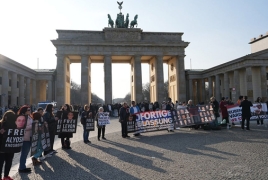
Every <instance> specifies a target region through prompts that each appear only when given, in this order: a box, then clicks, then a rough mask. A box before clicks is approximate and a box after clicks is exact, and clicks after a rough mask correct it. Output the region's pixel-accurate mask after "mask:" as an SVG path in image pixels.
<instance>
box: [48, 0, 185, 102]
mask: <svg viewBox="0 0 268 180" xmlns="http://www.w3.org/2000/svg"><path fill="white" fill-rule="evenodd" d="M121 5H122V3H121V4H120V6H119V7H121ZM121 9H122V7H121ZM121 9H120V13H119V14H117V19H116V23H115V27H114V26H113V25H114V22H113V21H112V20H111V18H110V15H108V17H109V25H110V27H107V28H104V29H103V30H102V31H77V30H57V33H58V38H57V39H56V40H52V43H53V44H54V46H55V47H56V50H57V54H56V56H57V68H56V74H57V75H56V85H55V86H56V98H57V102H58V104H59V105H61V104H64V103H70V64H71V63H81V95H82V99H81V103H82V104H87V103H90V102H91V86H92V85H91V77H92V76H98V74H91V64H92V63H104V84H105V96H104V97H105V103H106V104H111V103H112V75H113V72H112V63H129V64H130V65H131V71H130V78H131V99H132V100H135V101H136V102H141V101H143V99H142V69H141V63H148V64H149V65H150V98H151V102H154V101H159V102H160V101H163V100H164V99H165V97H164V93H163V87H164V73H163V63H167V64H168V80H169V96H170V97H171V98H172V100H173V101H175V100H181V101H186V82H185V81H186V78H185V68H184V57H185V50H184V49H185V48H186V47H187V46H188V44H189V43H188V42H184V41H183V40H182V35H183V33H170V32H143V30H142V29H139V28H135V27H134V25H135V21H137V15H136V16H135V18H134V20H133V21H131V23H130V26H128V22H129V21H128V14H127V19H126V20H125V21H124V15H123V14H122V13H121ZM133 24H134V25H133ZM136 24H137V22H136ZM129 27H130V28H129ZM100 73H103V72H100ZM122 76H124V74H122ZM118 88H123V86H121V87H118Z"/></svg>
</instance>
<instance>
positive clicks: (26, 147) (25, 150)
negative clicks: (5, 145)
mask: <svg viewBox="0 0 268 180" xmlns="http://www.w3.org/2000/svg"><path fill="white" fill-rule="evenodd" d="M18 115H19V116H18V117H21V116H24V117H26V119H27V125H26V129H25V131H24V138H23V145H22V148H21V154H20V166H19V172H20V173H28V172H31V168H26V159H27V156H28V154H29V152H30V148H31V143H32V123H33V119H32V116H31V108H30V107H29V106H27V105H24V106H22V107H21V108H20V109H19V111H18ZM16 121H18V118H17V120H16ZM16 124H17V123H16ZM17 128H18V125H17Z"/></svg>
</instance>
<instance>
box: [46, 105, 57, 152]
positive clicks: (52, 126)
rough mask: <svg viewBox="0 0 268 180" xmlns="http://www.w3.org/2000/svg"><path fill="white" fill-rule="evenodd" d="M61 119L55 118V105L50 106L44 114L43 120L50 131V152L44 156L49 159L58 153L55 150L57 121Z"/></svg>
mask: <svg viewBox="0 0 268 180" xmlns="http://www.w3.org/2000/svg"><path fill="white" fill-rule="evenodd" d="M58 119H59V118H58V117H55V116H54V114H53V105H52V104H48V105H47V106H46V109H45V113H44V114H43V120H44V121H46V122H47V123H48V130H49V138H50V150H47V151H44V155H45V156H47V157H51V155H52V154H53V153H56V152H57V151H55V150H54V149H53V145H54V140H55V134H56V126H57V120H58Z"/></svg>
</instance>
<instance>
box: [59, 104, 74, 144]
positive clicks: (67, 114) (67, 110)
mask: <svg viewBox="0 0 268 180" xmlns="http://www.w3.org/2000/svg"><path fill="white" fill-rule="evenodd" d="M61 111H62V114H61V118H60V119H61V120H62V121H64V120H65V119H69V120H72V119H73V112H71V107H70V105H69V104H64V105H63V106H62V109H61ZM58 137H59V138H61V145H62V149H72V148H71V146H70V144H71V142H70V138H72V137H73V133H69V132H62V133H59V135H58Z"/></svg>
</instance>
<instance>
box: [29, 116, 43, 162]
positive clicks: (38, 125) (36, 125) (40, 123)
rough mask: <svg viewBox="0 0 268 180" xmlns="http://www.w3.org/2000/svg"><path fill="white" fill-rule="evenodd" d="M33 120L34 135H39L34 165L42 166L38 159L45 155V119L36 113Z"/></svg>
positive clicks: (33, 158) (33, 159)
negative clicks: (43, 130) (43, 134)
mask: <svg viewBox="0 0 268 180" xmlns="http://www.w3.org/2000/svg"><path fill="white" fill-rule="evenodd" d="M33 120H34V123H33V124H34V128H35V132H33V133H37V134H38V139H37V147H36V153H35V154H34V155H33V157H32V162H33V165H34V166H36V165H40V164H42V162H41V161H39V160H38V158H39V157H40V156H41V155H42V153H43V147H42V142H41V140H42V137H41V135H42V133H43V132H42V129H41V128H42V126H43V124H44V122H43V119H42V116H41V114H40V113H39V112H34V113H33Z"/></svg>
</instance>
